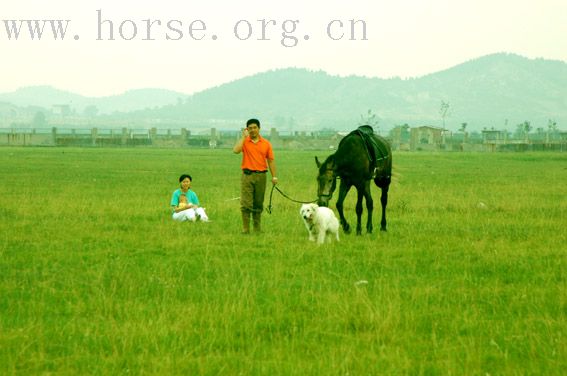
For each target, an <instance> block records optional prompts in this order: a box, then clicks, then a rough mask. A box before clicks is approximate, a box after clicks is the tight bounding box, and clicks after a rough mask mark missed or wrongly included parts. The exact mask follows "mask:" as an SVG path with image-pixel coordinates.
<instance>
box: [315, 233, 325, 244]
mask: <svg viewBox="0 0 567 376" xmlns="http://www.w3.org/2000/svg"><path fill="white" fill-rule="evenodd" d="M326 233H327V232H326V231H319V233H318V234H317V244H323V243H325V234H326Z"/></svg>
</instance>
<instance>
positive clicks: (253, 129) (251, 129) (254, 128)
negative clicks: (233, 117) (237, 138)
mask: <svg viewBox="0 0 567 376" xmlns="http://www.w3.org/2000/svg"><path fill="white" fill-rule="evenodd" d="M246 129H247V130H248V135H250V137H252V138H255V137H258V134H259V133H260V128H259V127H258V124H254V123H252V124H250V125H249V126H247V127H246Z"/></svg>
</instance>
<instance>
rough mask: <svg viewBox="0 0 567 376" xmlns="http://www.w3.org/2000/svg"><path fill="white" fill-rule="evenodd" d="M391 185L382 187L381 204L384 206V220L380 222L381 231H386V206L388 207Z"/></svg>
mask: <svg viewBox="0 0 567 376" xmlns="http://www.w3.org/2000/svg"><path fill="white" fill-rule="evenodd" d="M389 187H390V183H389V182H388V184H386V185H385V186H383V187H382V195H381V196H380V203H381V204H382V220H381V221H380V231H386V206H387V205H388V189H389Z"/></svg>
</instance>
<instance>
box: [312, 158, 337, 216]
mask: <svg viewBox="0 0 567 376" xmlns="http://www.w3.org/2000/svg"><path fill="white" fill-rule="evenodd" d="M315 163H316V164H317V168H319V175H318V176H317V182H318V184H319V186H318V188H317V197H318V200H317V204H318V205H319V206H328V205H329V200H330V199H331V197H332V196H333V192H334V191H335V187H336V182H337V179H336V178H337V176H336V175H335V171H334V165H335V162H334V158H333V156H332V155H331V156H330V157H328V158H327V159H326V160H325V162H323V163H321V162H319V159H317V157H315Z"/></svg>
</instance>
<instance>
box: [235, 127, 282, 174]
mask: <svg viewBox="0 0 567 376" xmlns="http://www.w3.org/2000/svg"><path fill="white" fill-rule="evenodd" d="M258 137H259V139H258V142H256V143H254V142H253V141H252V139H251V138H250V137H246V139H245V140H244V143H243V144H242V165H241V166H240V167H241V168H242V169H243V170H244V169H248V170H253V171H267V170H268V163H267V162H266V159H269V160H270V161H273V160H274V151H273V150H272V144H271V143H270V141H268V140H266V139H265V138H263V137H262V136H258Z"/></svg>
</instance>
